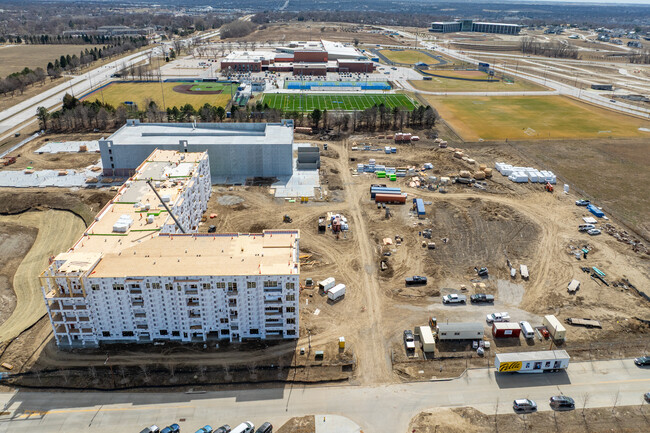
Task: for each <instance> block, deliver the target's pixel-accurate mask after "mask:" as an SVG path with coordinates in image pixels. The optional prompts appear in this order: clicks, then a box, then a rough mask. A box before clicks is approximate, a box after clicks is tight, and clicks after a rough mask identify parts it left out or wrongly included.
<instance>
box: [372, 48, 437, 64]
mask: <svg viewBox="0 0 650 433" xmlns="http://www.w3.org/2000/svg"><path fill="white" fill-rule="evenodd" d="M379 52H380V53H381V54H382V55H384V56H385V57H386V58H387V59H388V60H391V61H393V62H395V63H404V64H407V65H414V64H416V63H418V62H424V63H426V64H427V65H437V64H438V63H440V62H439V61H438V60H436V59H434V58H433V57H430V56H428V55H426V54H425V53H424V52H422V51H420V50H401V51H393V50H381V51H379Z"/></svg>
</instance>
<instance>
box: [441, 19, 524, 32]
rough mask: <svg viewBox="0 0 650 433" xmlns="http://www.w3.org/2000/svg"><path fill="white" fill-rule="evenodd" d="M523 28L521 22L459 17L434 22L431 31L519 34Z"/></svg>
mask: <svg viewBox="0 0 650 433" xmlns="http://www.w3.org/2000/svg"><path fill="white" fill-rule="evenodd" d="M521 28H522V26H520V25H519V24H500V23H483V22H474V21H473V20H467V19H459V20H456V21H436V22H433V23H431V28H429V31H430V32H433V33H454V32H478V33H498V34H504V35H518V34H519V32H520V31H521Z"/></svg>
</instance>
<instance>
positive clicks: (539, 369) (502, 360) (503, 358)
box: [494, 350, 571, 373]
mask: <svg viewBox="0 0 650 433" xmlns="http://www.w3.org/2000/svg"><path fill="white" fill-rule="evenodd" d="M570 359H571V357H570V356H569V354H568V353H567V352H566V350H544V351H539V352H515V353H497V354H496V356H495V357H494V367H495V368H496V370H497V371H498V372H501V373H543V372H545V371H558V370H564V369H565V368H567V367H568V366H569V360H570Z"/></svg>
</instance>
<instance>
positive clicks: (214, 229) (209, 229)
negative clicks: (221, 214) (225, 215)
mask: <svg viewBox="0 0 650 433" xmlns="http://www.w3.org/2000/svg"><path fill="white" fill-rule="evenodd" d="M216 232H217V226H210V227H209V228H208V233H216Z"/></svg>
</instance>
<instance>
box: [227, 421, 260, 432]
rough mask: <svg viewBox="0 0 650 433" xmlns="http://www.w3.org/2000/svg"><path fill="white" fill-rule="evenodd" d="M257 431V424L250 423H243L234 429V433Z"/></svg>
mask: <svg viewBox="0 0 650 433" xmlns="http://www.w3.org/2000/svg"><path fill="white" fill-rule="evenodd" d="M254 431H255V424H253V423H252V422H250V421H246V422H243V423H241V424H239V425H238V426H237V427H235V428H234V429H232V433H253V432H254Z"/></svg>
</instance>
